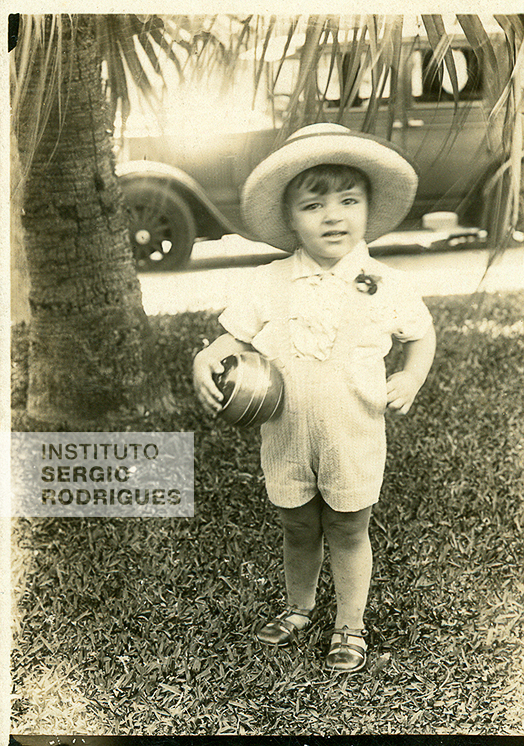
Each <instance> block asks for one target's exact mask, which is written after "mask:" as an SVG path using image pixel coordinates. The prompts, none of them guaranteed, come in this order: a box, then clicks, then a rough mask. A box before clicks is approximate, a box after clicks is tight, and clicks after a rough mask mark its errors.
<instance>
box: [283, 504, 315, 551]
mask: <svg viewBox="0 0 524 746" xmlns="http://www.w3.org/2000/svg"><path fill="white" fill-rule="evenodd" d="M279 515H280V520H281V522H282V527H283V529H284V535H285V538H286V540H287V541H288V542H290V543H291V544H297V545H298V544H307V543H310V542H317V541H318V540H319V538H320V537H321V536H322V523H321V520H320V515H316V514H315V513H313V512H312V511H308V512H306V513H301V512H299V511H298V510H297V509H291V510H288V509H281V510H279Z"/></svg>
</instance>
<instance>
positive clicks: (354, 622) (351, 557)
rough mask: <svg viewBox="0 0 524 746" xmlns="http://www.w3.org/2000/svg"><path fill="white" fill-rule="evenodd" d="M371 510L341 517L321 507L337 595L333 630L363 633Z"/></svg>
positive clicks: (370, 563) (339, 514) (369, 567)
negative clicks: (360, 631)
mask: <svg viewBox="0 0 524 746" xmlns="http://www.w3.org/2000/svg"><path fill="white" fill-rule="evenodd" d="M370 515H371V507H369V508H364V510H359V511H357V512H355V513H340V512H338V511H336V510H333V509H332V508H330V507H329V505H327V504H325V503H324V506H323V511H322V527H323V529H324V534H325V536H326V540H327V542H328V545H329V550H330V554H331V569H332V572H333V580H334V583H335V591H336V595H337V618H336V622H335V627H337V628H342V627H344V626H347V627H349V628H350V629H362V628H363V626H364V621H363V616H364V609H365V607H366V602H367V597H368V591H369V584H370V581H371V565H372V554H371V544H370V541H369V534H368V525H369V518H370Z"/></svg>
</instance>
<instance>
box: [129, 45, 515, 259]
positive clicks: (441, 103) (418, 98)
mask: <svg viewBox="0 0 524 746" xmlns="http://www.w3.org/2000/svg"><path fill="white" fill-rule="evenodd" d="M501 39H502V37H498V38H495V39H494V41H493V44H494V46H495V48H496V44H497V43H502V42H501ZM452 49H453V57H454V61H455V67H456V71H457V79H458V86H459V89H460V100H459V102H458V105H457V104H456V102H455V101H454V96H453V93H452V86H451V82H450V80H449V76H448V75H447V71H446V69H445V66H444V65H442V64H441V65H440V67H438V68H437V67H435V65H434V62H433V61H432V60H433V54H432V51H431V49H430V47H429V44H428V42H427V40H425V39H424V37H423V36H420V37H419V36H417V37H416V38H406V40H405V41H404V42H403V47H402V54H401V60H400V74H399V84H398V88H397V90H396V91H395V109H394V120H393V122H391V121H389V126H391V125H392V129H391V139H392V141H393V142H394V143H396V144H398V145H399V146H400V147H402V148H403V149H404V151H405V152H406V153H407V154H408V155H409V156H410V157H411V158H412V159H413V160H414V161H415V163H416V164H417V166H418V168H419V170H420V183H419V188H418V192H417V197H416V201H415V204H414V206H413V209H412V210H411V212H410V214H409V216H408V219H407V221H406V222H405V223H404V226H406V227H416V226H417V225H420V220H421V217H422V216H423V215H424V214H426V213H428V212H435V211H451V212H456V213H458V215H459V219H460V225H462V226H481V224H482V219H483V218H482V215H483V210H485V209H486V205H485V202H486V194H487V193H489V189H487V188H486V186H487V185H488V186H489V179H490V177H491V176H492V174H493V173H494V172H495V170H496V169H497V167H498V166H499V165H500V163H501V159H502V127H501V126H500V125H497V123H495V125H494V124H493V122H490V123H489V124H488V113H489V111H490V110H491V108H492V106H493V103H494V102H495V101H496V99H497V96H498V92H497V91H496V90H493V81H492V76H490V74H489V60H488V55H487V54H482V50H478V49H477V50H473V49H472V48H471V47H470V46H469V44H468V42H467V40H466V39H465V37H464V36H460V34H458V35H456V36H454V37H453V43H452ZM362 59H363V60H364V57H363V58H362ZM266 64H267V68H268V70H267V74H268V75H269V76H270V75H271V74H273V70H272V66H276V64H277V63H276V62H272V61H271V60H269V61H268V62H267V63H266ZM298 64H299V61H298V53H297V50H296V49H295V50H294V52H293V53H292V54H290V55H289V56H288V57H287V58H286V60H285V62H284V64H283V65H282V66H280V72H279V75H278V78H277V82H276V85H275V86H274V87H272V86H271V87H270V86H267V88H268V89H270V88H272V92H271V96H269V94H268V98H270V101H269V103H268V102H267V101H266V106H265V110H264V114H263V115H261V116H260V117H259V118H258V121H253V117H252V118H251V119H250V118H249V117H247V118H245V117H243V116H242V115H240V114H237V111H236V109H235V108H234V107H232V108H229V109H225V110H223V111H222V112H218V111H211V112H209V111H208V112H207V113H206V112H205V111H204V109H203V108H200V109H199V108H197V109H196V112H197V113H196V115H195V114H193V115H192V116H193V118H191V117H190V115H189V113H187V116H186V115H185V114H186V112H185V111H182V112H181V111H180V109H184V107H185V104H184V100H183V99H181V100H179V102H178V114H179V119H178V125H176V127H173V126H171V128H167V127H166V128H165V129H164V131H163V132H157V133H155V134H151V133H150V132H149V133H146V134H144V133H136V132H135V133H133V132H132V131H128V133H127V135H126V136H125V137H124V145H123V147H122V149H121V154H120V159H119V160H120V162H119V165H118V174H119V177H120V181H121V185H122V188H123V191H124V196H125V198H126V201H127V205H128V207H129V213H130V233H131V240H132V245H133V250H134V252H135V257H136V260H137V265H138V269H139V270H150V269H168V270H172V269H179V268H181V267H183V266H184V265H185V264H186V263H187V260H188V259H189V256H190V254H191V251H192V247H193V244H194V242H195V240H196V239H197V238H200V239H202V238H208V239H216V238H219V237H221V236H222V235H224V234H226V233H237V234H240V235H243V236H246V237H248V238H249V234H248V232H247V230H246V228H245V226H243V225H242V220H241V216H240V210H239V199H240V193H241V188H242V185H243V183H244V181H245V179H246V178H247V176H248V174H249V173H250V171H251V170H252V169H253V168H254V166H255V165H256V164H257V163H258V162H259V161H261V160H262V159H263V158H264V157H265V156H266V154H268V153H269V152H270V151H271V149H272V147H273V145H274V142H275V139H276V137H277V134H278V131H279V127H280V124H281V122H282V118H283V116H284V115H285V109H286V105H287V102H288V99H289V96H290V93H291V91H292V90H293V84H294V81H295V79H296V75H297V72H298ZM363 64H364V63H363ZM328 68H329V49H328V48H326V50H325V55H324V57H323V58H322V59H321V61H320V65H319V69H318V88H319V90H322V91H324V95H323V97H322V98H323V100H322V102H321V107H322V109H321V116H320V117H319V120H320V121H339V120H338V119H337V116H338V111H339V102H340V96H341V91H342V90H344V89H343V85H344V75H345V69H344V61H343V63H342V66H341V68H340V71H339V73H337V74H333V71H332V73H331V75H330V77H329V78H328ZM335 72H336V71H335ZM370 74H371V73H370V70H369V69H364V70H363V74H362V77H361V79H360V87H359V88H358V95H357V96H356V97H355V98H354V100H353V101H352V105H351V106H349V107H347V108H345V110H344V114H343V117H342V120H341V122H342V124H345V125H346V126H348V127H350V128H351V129H357V130H360V129H365V128H366V126H367V125H366V109H367V99H369V95H370V77H369V76H370ZM326 80H327V81H328V82H327V84H326V83H325V81H326ZM389 96H390V91H389V90H388V86H387V84H386V85H385V86H384V88H383V90H382V96H381V99H380V102H379V106H378V112H377V117H376V120H375V130H374V131H375V132H376V134H378V135H386V132H387V129H388V117H389V118H390V117H391V107H389V106H388V98H389ZM268 112H269V113H270V114H269V113H268ZM206 117H207V118H206ZM255 119H256V117H255ZM481 227H482V226H481Z"/></svg>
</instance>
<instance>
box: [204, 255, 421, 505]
mask: <svg viewBox="0 0 524 746" xmlns="http://www.w3.org/2000/svg"><path fill="white" fill-rule="evenodd" d="M362 271H364V273H365V274H368V275H371V276H373V277H374V278H375V280H376V284H377V291H376V292H375V293H374V294H370V293H368V292H367V289H368V288H367V286H365V285H362V284H360V283H357V282H356V278H357V276H358V275H359V274H360V273H361V272H362ZM219 321H220V323H221V324H222V326H223V327H224V328H225V329H226V331H228V332H230V334H232V335H233V336H234V337H236V338H237V339H240V340H241V341H243V342H248V343H251V344H252V345H253V347H254V348H255V349H257V350H258V351H259V352H261V353H262V354H264V355H266V356H267V357H268V358H269V359H271V360H273V362H274V363H275V364H276V365H278V367H279V368H280V370H281V372H282V375H283V377H284V386H285V393H284V406H283V409H282V411H281V413H280V414H279V416H278V417H277V418H275V419H273V420H271V421H269V422H267V423H265V424H264V425H262V430H261V432H262V448H261V461H262V468H263V471H264V476H265V480H266V489H267V492H268V496H269V499H270V500H271V502H273V503H274V504H275V505H279V506H281V507H285V508H293V507H298V506H300V505H303V504H305V503H307V502H309V500H311V499H312V498H313V497H314V496H315V494H316V493H317V492H319V491H320V493H321V494H322V496H323V498H324V500H325V501H326V502H327V503H328V505H330V507H331V508H333V509H334V510H337V511H344V512H349V511H357V510H361V509H363V508H365V507H367V506H369V505H372V504H373V503H375V502H377V501H378V497H379V492H380V487H381V484H382V477H383V472H384V464H385V458H386V435H385V421H384V412H385V409H386V403H387V401H386V375H385V366H384V357H385V356H386V355H387V353H388V351H389V350H390V348H391V344H392V338H393V337H396V338H398V339H400V340H401V341H403V342H406V341H410V340H414V339H419V338H421V337H423V336H424V334H425V333H426V332H427V330H428V328H429V326H430V324H431V316H430V314H429V311H428V310H427V308H426V306H425V305H424V303H423V301H422V299H421V298H420V295H419V294H418V293H417V292H416V291H415V290H414V289H413V288H412V287H411V286H410V283H409V281H408V280H407V278H406V276H405V275H404V273H403V272H400V271H399V270H393V269H391V268H389V267H387V266H386V265H384V264H381V263H380V262H377V261H375V260H374V259H372V258H370V257H369V254H368V251H367V247H366V245H365V244H364V243H363V242H362V243H360V244H359V245H358V246H357V247H355V249H353V251H352V252H351V253H350V254H347V255H346V256H345V257H343V258H342V259H341V260H339V261H338V262H337V264H335V265H334V267H332V268H331V269H330V270H323V269H322V268H321V267H320V266H319V265H318V264H317V263H316V262H315V261H314V260H313V259H312V258H311V257H309V256H308V255H307V254H306V253H305V252H304V251H303V250H299V251H298V252H297V253H295V254H294V255H293V256H291V257H288V258H286V259H282V260H277V261H275V262H272V263H271V264H269V265H266V266H261V267H257V269H256V270H255V272H254V277H253V283H252V284H251V283H249V286H248V287H246V288H245V292H243V293H242V294H241V297H238V298H236V299H235V301H234V302H233V303H232V304H231V305H229V306H228V307H227V308H226V310H225V311H224V313H223V314H222V315H221V316H220V318H219Z"/></svg>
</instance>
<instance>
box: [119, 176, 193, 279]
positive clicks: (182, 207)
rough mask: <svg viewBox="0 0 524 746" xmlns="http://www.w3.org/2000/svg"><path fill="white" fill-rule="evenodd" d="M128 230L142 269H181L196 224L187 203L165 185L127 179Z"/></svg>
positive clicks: (185, 259)
mask: <svg viewBox="0 0 524 746" xmlns="http://www.w3.org/2000/svg"><path fill="white" fill-rule="evenodd" d="M122 191H123V192H124V198H125V201H126V204H127V207H128V210H129V218H130V223H129V233H130V238H131V245H132V248H133V254H134V257H135V260H136V264H137V269H138V270H139V271H151V270H174V269H180V268H181V267H183V266H184V265H185V264H186V262H187V261H188V259H189V257H190V255H191V250H192V249H193V243H194V241H195V238H196V227H195V221H194V219H193V215H192V213H191V210H190V208H189V206H188V204H187V203H186V202H185V201H184V199H183V198H182V197H180V195H178V194H177V193H176V192H174V191H173V190H172V189H170V188H169V186H167V185H166V184H161V183H159V182H154V181H149V180H146V179H134V180H124V181H123V182H122Z"/></svg>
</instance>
